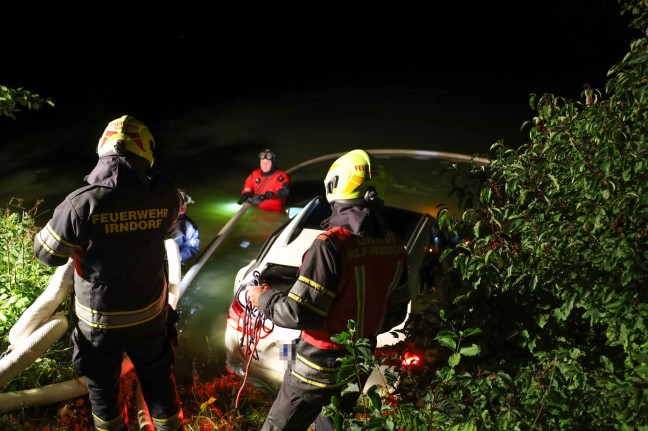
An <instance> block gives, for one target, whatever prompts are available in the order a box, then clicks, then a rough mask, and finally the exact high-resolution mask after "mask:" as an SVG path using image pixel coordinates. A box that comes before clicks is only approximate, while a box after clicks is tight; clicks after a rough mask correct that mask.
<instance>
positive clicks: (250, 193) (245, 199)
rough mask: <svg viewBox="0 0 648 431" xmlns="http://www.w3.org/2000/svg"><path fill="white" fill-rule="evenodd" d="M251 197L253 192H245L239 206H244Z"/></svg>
mask: <svg viewBox="0 0 648 431" xmlns="http://www.w3.org/2000/svg"><path fill="white" fill-rule="evenodd" d="M250 196H252V192H245V193H243V194H241V198H240V199H239V200H238V204H239V205H242V204H243V203H244V202H246V201H247V200H248V198H249V197H250Z"/></svg>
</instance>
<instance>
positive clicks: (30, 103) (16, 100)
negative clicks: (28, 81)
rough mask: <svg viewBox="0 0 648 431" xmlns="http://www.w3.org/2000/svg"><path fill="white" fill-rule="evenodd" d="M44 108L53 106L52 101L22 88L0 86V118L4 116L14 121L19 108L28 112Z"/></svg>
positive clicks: (19, 110)
mask: <svg viewBox="0 0 648 431" xmlns="http://www.w3.org/2000/svg"><path fill="white" fill-rule="evenodd" d="M44 106H52V107H53V106H54V102H52V99H50V98H45V97H41V96H39V95H38V94H35V93H32V92H31V91H29V90H25V89H24V88H22V87H20V88H10V87H7V86H6V85H0V117H2V116H5V117H9V118H13V119H14V120H15V119H16V116H15V114H16V113H18V112H21V108H27V109H29V110H30V111H35V110H38V109H41V108H42V107H44Z"/></svg>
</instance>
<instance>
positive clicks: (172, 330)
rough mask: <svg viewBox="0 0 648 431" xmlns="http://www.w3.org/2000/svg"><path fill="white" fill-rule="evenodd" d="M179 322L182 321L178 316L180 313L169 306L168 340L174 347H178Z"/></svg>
mask: <svg viewBox="0 0 648 431" xmlns="http://www.w3.org/2000/svg"><path fill="white" fill-rule="evenodd" d="M178 320H180V316H178V313H177V312H176V311H175V310H174V309H173V307H171V306H169V312H168V314H167V339H168V340H169V342H170V343H171V344H172V345H174V346H177V345H178V329H177V328H176V323H178Z"/></svg>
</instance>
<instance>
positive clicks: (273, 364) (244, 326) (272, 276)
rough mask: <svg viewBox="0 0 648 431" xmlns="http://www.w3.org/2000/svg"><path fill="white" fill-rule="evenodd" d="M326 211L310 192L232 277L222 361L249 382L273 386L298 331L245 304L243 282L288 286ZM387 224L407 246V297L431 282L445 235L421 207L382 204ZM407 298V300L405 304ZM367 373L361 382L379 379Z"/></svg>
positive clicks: (390, 339)
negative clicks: (273, 321)
mask: <svg viewBox="0 0 648 431" xmlns="http://www.w3.org/2000/svg"><path fill="white" fill-rule="evenodd" d="M330 214H331V206H330V204H329V203H328V202H327V200H326V198H324V197H321V196H318V197H315V198H313V199H312V200H311V201H310V202H308V204H306V205H305V206H304V207H303V209H301V210H300V211H299V212H298V213H297V214H296V215H295V216H294V217H293V218H292V219H290V220H289V221H287V222H286V223H285V224H283V225H282V226H281V227H279V228H278V229H277V230H276V231H275V232H274V233H272V234H271V235H270V236H269V238H268V239H267V240H266V242H265V243H264V245H263V246H262V248H261V250H260V251H259V253H258V255H257V257H256V258H255V259H253V260H252V261H251V262H250V263H249V264H248V265H247V266H245V267H243V268H241V269H240V270H239V271H238V273H237V274H236V277H235V281H234V298H233V301H232V303H231V305H230V308H229V312H228V318H227V329H226V333H225V349H226V356H227V357H226V367H227V369H228V370H229V371H230V372H232V373H235V374H238V375H240V376H244V377H245V378H246V379H248V381H250V382H252V383H255V384H266V385H271V386H279V385H280V384H281V381H282V379H283V374H284V371H285V369H286V368H287V366H288V364H289V363H290V361H292V360H294V350H295V349H294V346H295V342H296V340H297V339H299V336H300V331H299V330H294V329H286V328H282V327H279V326H276V325H274V324H273V323H272V322H271V321H270V320H268V319H264V317H263V316H262V315H260V314H259V313H258V310H257V309H256V308H253V307H252V306H251V305H248V303H247V298H246V289H245V286H246V285H248V284H250V283H261V282H265V283H267V284H269V285H270V286H271V287H272V288H273V289H276V290H281V291H285V292H287V291H289V290H290V288H291V287H292V286H293V284H294V283H295V280H296V278H297V272H298V270H299V267H300V265H301V262H302V257H303V255H304V253H305V252H306V250H307V249H308V248H309V247H310V245H311V243H312V242H313V240H314V239H315V238H316V237H317V236H318V235H319V234H320V233H322V232H323V230H322V228H321V222H322V221H323V220H324V219H326V218H327V217H328V216H330ZM384 214H385V218H386V219H387V221H388V224H389V226H390V227H391V228H392V229H394V230H395V231H396V232H398V234H400V236H401V238H402V239H403V244H404V246H405V248H406V251H407V259H408V271H409V274H408V275H409V285H410V289H411V293H412V298H416V297H417V296H418V295H419V294H420V293H422V292H423V291H425V290H427V289H431V288H433V283H434V278H435V277H434V275H435V274H434V272H435V271H437V268H438V257H439V253H440V251H441V249H442V248H443V247H444V245H445V243H446V241H445V240H444V237H443V235H442V233H441V232H440V231H439V229H438V225H437V223H436V219H435V218H434V217H432V216H431V215H429V214H427V213H419V212H415V211H411V210H407V209H403V208H396V207H392V206H385V208H384ZM411 307H412V303H410V309H411ZM400 327H402V324H401V325H399V326H397V327H395V328H393V329H392V330H390V331H388V332H385V333H383V334H380V335H379V336H378V347H379V348H380V347H383V346H389V345H392V344H394V343H397V342H398V341H399V340H402V339H403V338H404V336H403V335H402V333H400V332H398V331H397V330H398V329H400ZM380 381H381V380H380V376H372V377H371V378H370V380H369V382H368V383H369V384H368V385H367V386H370V385H372V384H373V383H379V382H380Z"/></svg>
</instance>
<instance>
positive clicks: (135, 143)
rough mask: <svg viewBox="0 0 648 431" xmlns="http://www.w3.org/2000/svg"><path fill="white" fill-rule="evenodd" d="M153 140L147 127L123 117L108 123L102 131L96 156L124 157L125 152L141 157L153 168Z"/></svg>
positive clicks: (127, 116)
mask: <svg viewBox="0 0 648 431" xmlns="http://www.w3.org/2000/svg"><path fill="white" fill-rule="evenodd" d="M154 151H155V140H154V139H153V135H151V132H149V129H148V127H146V126H145V125H144V124H142V122H141V121H139V120H137V119H136V118H134V117H131V116H130V115H124V116H123V117H120V118H117V119H116V120H113V121H111V122H110V123H108V127H106V130H104V132H103V135H101V139H99V145H97V154H99V157H104V156H111V155H125V154H126V153H127V152H128V153H132V154H135V155H137V156H140V157H143V158H145V159H146V160H148V162H149V163H150V164H151V166H153V161H154V160H155V155H154V154H153V152H154Z"/></svg>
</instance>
